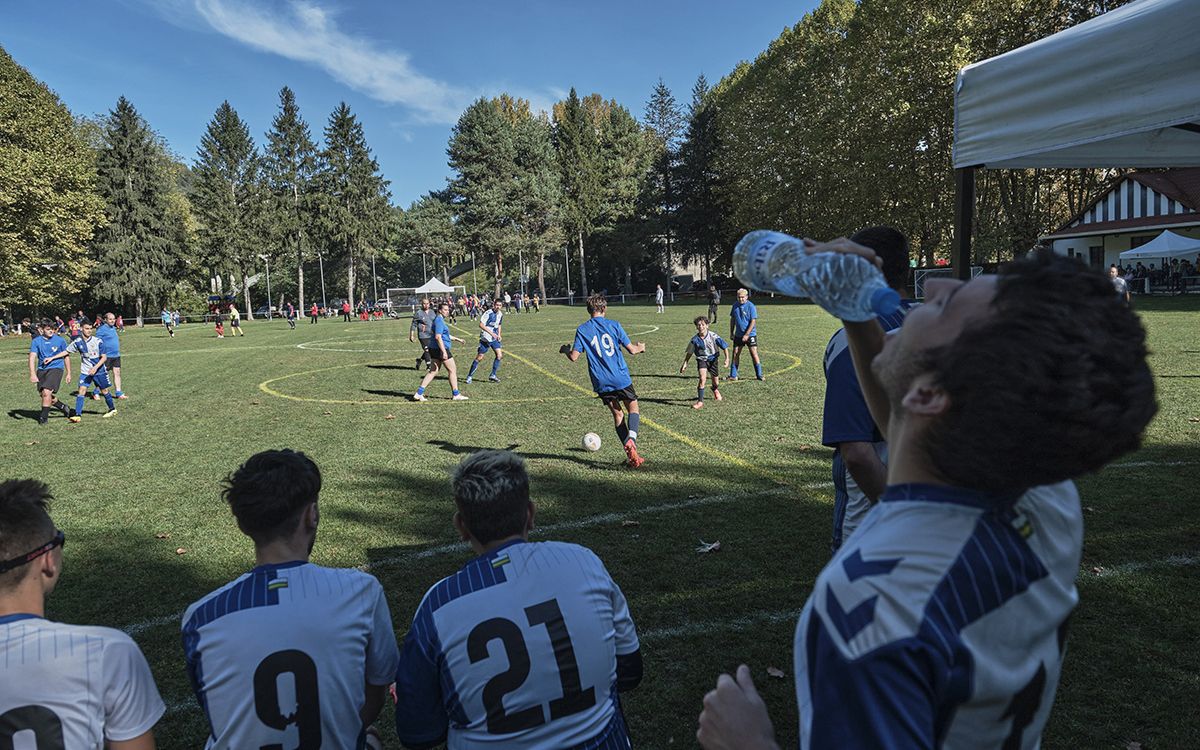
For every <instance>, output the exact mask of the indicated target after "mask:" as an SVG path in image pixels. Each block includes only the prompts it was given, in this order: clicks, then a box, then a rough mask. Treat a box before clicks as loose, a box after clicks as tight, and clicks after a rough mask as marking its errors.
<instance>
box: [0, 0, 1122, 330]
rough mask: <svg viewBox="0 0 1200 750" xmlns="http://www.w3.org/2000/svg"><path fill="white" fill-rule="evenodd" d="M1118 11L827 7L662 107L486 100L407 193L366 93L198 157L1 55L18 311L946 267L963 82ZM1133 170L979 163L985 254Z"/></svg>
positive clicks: (219, 141) (847, 1)
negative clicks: (363, 118) (822, 262)
mask: <svg viewBox="0 0 1200 750" xmlns="http://www.w3.org/2000/svg"><path fill="white" fill-rule="evenodd" d="M1120 4H1122V2H1120V0H1116V1H1105V0H945V2H937V3H926V2H916V1H915V0H824V1H823V2H822V3H821V4H820V6H818V7H817V8H816V9H815V10H814V11H813V12H811V13H809V14H807V15H805V16H804V17H803V18H802V19H801V20H800V21H799V22H798V23H797V24H795V25H794V26H792V27H790V28H787V29H784V30H783V32H782V34H781V35H780V36H779V37H778V38H777V39H775V40H774V41H773V42H772V43H771V44H770V46H769V47H768V48H767V49H766V50H765V51H763V52H762V53H761V54H760V55H759V56H758V57H757V58H756V59H755V60H753V61H751V62H743V63H742V64H740V65H738V66H737V67H736V68H735V69H734V70H733V71H730V72H729V73H728V74H727V75H725V76H724V77H723V78H721V80H719V81H718V82H717V83H716V84H715V85H712V86H710V85H709V83H708V81H707V79H706V78H705V77H704V76H703V75H701V76H699V77H698V79H697V81H696V83H695V86H694V87H693V89H692V91H691V97H690V101H689V102H688V103H687V104H686V105H684V104H681V103H680V102H678V101H677V100H676V98H675V96H674V95H673V93H672V92H671V90H670V89H669V88H668V87H667V86H666V85H665V84H664V83H663V82H662V81H661V80H659V81H658V83H657V85H655V86H654V88H653V90H652V92H651V93H650V95H649V97H648V100H647V101H646V103H645V105H644V107H643V110H642V112H641V118H640V120H639V119H638V118H637V117H635V116H634V114H633V113H632V112H631V111H630V109H629V108H628V107H626V106H625V105H623V104H621V103H620V102H618V101H616V100H614V99H611V98H605V97H603V96H602V95H601V94H598V93H592V94H587V95H584V96H580V95H579V94H578V93H577V92H576V91H575V89H571V91H570V93H569V95H568V96H567V97H566V98H564V99H563V100H562V101H560V102H557V103H556V104H555V105H554V106H553V108H552V111H551V112H534V111H533V110H532V109H531V107H530V104H529V102H527V101H524V100H522V99H519V98H514V97H512V96H510V95H508V94H501V95H500V96H497V97H494V98H481V99H479V100H477V101H475V102H474V103H472V104H471V105H470V106H469V107H467V109H466V110H465V111H464V112H463V114H462V115H461V117H460V118H459V120H458V122H457V124H456V125H455V126H454V128H453V130H452V132H451V135H450V138H449V142H448V144H447V157H448V164H449V166H450V168H451V170H452V176H451V178H450V179H449V180H448V181H447V183H446V184H445V185H444V186H440V187H438V188H436V189H433V190H431V191H430V192H428V193H427V194H425V195H424V196H422V197H421V198H420V199H419V200H417V201H416V202H414V203H413V204H412V205H410V206H407V207H403V208H401V207H397V206H393V205H391V204H390V198H391V196H390V192H389V190H388V186H389V182H388V180H387V179H385V178H384V176H383V175H382V174H381V171H380V168H379V165H378V163H377V161H376V160H375V158H374V156H373V155H372V151H371V148H370V146H369V145H368V144H367V141H366V137H365V135H364V132H363V127H362V124H361V122H360V121H359V120H358V118H357V117H356V115H355V114H354V113H352V112H351V110H350V108H349V107H348V106H347V105H346V104H344V103H343V104H341V105H339V106H338V107H337V108H336V109H335V110H334V111H333V112H332V113H331V114H330V115H329V117H328V119H327V121H326V125H325V127H324V129H323V131H322V133H321V139H320V141H319V142H318V141H317V140H316V139H315V138H314V136H313V134H312V131H311V129H310V127H309V125H308V123H307V122H306V121H305V119H304V117H303V116H302V115H301V114H300V109H299V106H298V104H297V102H296V97H295V95H294V93H293V92H292V91H291V90H290V89H289V88H287V87H286V86H285V87H284V88H283V89H282V90H281V91H280V93H279V104H278V110H277V114H276V116H275V118H274V120H273V121H272V123H271V127H270V129H269V130H268V131H267V132H266V133H265V136H264V138H263V139H262V145H261V147H260V146H259V145H258V144H257V143H256V142H255V139H254V137H253V136H252V134H251V131H250V128H249V127H248V126H247V124H246V123H245V122H244V121H243V120H242V119H241V118H240V117H239V116H238V113H237V112H236V111H235V110H234V108H233V107H232V106H230V104H229V103H228V102H223V103H222V104H221V105H220V106H219V107H218V108H217V109H216V111H215V113H214V115H213V117H212V119H211V121H210V122H209V123H208V127H207V129H206V131H205V133H204V135H203V137H202V139H201V143H200V145H199V148H198V149H197V152H196V156H195V158H194V159H193V160H192V162H191V163H190V164H186V163H184V162H183V160H181V159H180V158H179V157H177V156H175V155H173V154H172V153H171V152H170V150H169V148H168V146H167V144H166V143H165V142H164V141H163V140H162V138H161V137H159V136H158V135H157V134H156V133H155V132H154V130H153V129H152V128H151V126H150V125H149V124H148V123H147V122H146V120H145V119H144V118H143V117H142V116H141V115H140V114H139V113H138V112H137V110H136V109H135V108H134V106H133V104H132V103H130V102H129V101H127V100H126V99H124V98H123V97H122V98H121V99H119V100H118V102H117V103H116V106H115V107H114V108H113V109H112V110H111V111H110V112H109V113H107V115H106V116H104V117H101V118H96V119H90V120H89V119H85V118H73V117H72V116H71V114H70V112H69V111H67V109H66V108H65V107H64V106H63V105H62V103H61V102H60V101H59V100H58V99H57V97H56V96H55V95H54V94H53V93H52V92H51V91H50V90H49V89H47V88H46V87H45V86H44V85H43V84H41V83H40V82H38V81H36V80H35V79H33V77H32V76H30V75H29V73H28V72H27V71H25V70H24V69H23V68H22V67H21V66H20V65H18V64H17V63H16V62H15V61H14V60H13V59H12V58H11V57H10V56H9V55H8V54H7V53H6V52H4V50H3V49H0V271H2V273H0V307H11V306H13V305H23V306H27V307H37V306H47V305H52V304H62V303H66V302H67V301H71V302H72V303H73V302H74V301H76V300H80V301H84V302H97V303H99V302H105V303H112V304H116V305H119V306H122V307H123V308H124V309H126V310H132V311H135V312H136V313H137V314H139V315H140V314H141V313H142V312H143V311H144V310H145V309H146V308H148V307H149V308H155V307H156V306H157V305H161V304H168V303H174V304H179V300H181V299H185V298H190V299H195V298H196V297H198V296H200V295H204V294H207V293H211V292H217V291H220V292H221V293H224V294H230V293H233V294H237V295H239V296H240V297H241V299H242V301H243V303H244V304H245V306H246V307H247V309H250V308H251V301H252V297H251V292H250V290H251V286H252V285H253V284H255V283H256V281H257V279H258V278H259V276H260V275H261V271H260V269H262V268H263V267H264V266H265V265H266V264H268V263H270V264H272V265H273V266H274V270H275V271H276V276H275V278H276V279H278V280H279V281H278V282H277V284H278V290H279V292H280V293H279V294H276V295H275V297H276V301H277V300H278V299H279V298H280V297H281V295H286V296H287V298H288V299H289V300H292V301H293V302H294V303H296V304H297V305H298V306H303V305H305V304H307V303H309V302H311V301H312V300H313V299H315V298H316V294H315V293H314V292H315V290H314V286H313V281H312V273H313V271H314V270H317V269H314V262H315V264H316V266H317V267H318V268H319V269H320V270H322V271H327V272H328V273H329V274H330V277H331V278H335V279H338V281H337V293H338V294H339V295H340V296H344V297H345V298H347V299H350V300H352V301H353V300H358V299H362V298H363V297H365V296H374V295H375V288H374V284H371V285H369V286H370V289H369V292H370V293H369V295H368V289H367V288H366V287H364V281H365V280H366V279H367V278H371V279H372V280H374V278H375V277H376V276H382V277H383V278H385V279H387V280H388V283H387V285H394V284H395V283H396V282H397V281H398V280H399V279H400V278H404V279H406V280H412V279H417V278H418V277H421V280H422V281H423V280H424V275H425V274H426V273H428V274H429V275H434V274H437V275H440V276H442V277H443V280H445V281H448V282H449V281H451V280H452V279H451V276H452V275H454V276H459V277H461V275H462V274H464V273H467V272H470V273H472V274H474V275H475V278H479V277H480V276H482V278H483V279H484V283H485V287H488V288H490V289H491V291H493V293H495V292H498V291H499V290H501V289H502V288H509V289H511V288H514V287H516V286H517V284H519V283H521V281H527V283H528V284H529V285H530V288H531V289H535V290H537V291H539V292H540V294H542V295H543V296H546V295H547V294H548V293H552V294H563V293H565V292H566V291H567V290H568V289H570V290H572V291H574V292H576V293H580V292H584V291H586V290H592V289H609V290H621V291H625V292H632V291H634V290H648V289H652V288H653V286H654V284H655V283H665V282H666V281H667V280H668V279H669V277H670V275H671V273H672V270H673V269H674V268H676V267H677V265H678V264H680V263H696V264H699V265H700V266H701V267H702V268H703V269H704V272H703V275H704V276H705V278H709V279H712V278H716V277H718V276H719V275H720V274H723V273H727V271H728V268H729V261H730V253H731V251H732V248H733V245H734V243H735V242H736V241H737V239H738V237H740V236H741V235H742V234H744V233H745V232H747V231H750V230H751V229H756V228H764V227H766V228H772V229H777V230H780V231H786V232H791V233H795V234H801V235H807V236H812V237H832V236H837V235H841V234H847V233H850V232H853V231H854V230H855V229H858V228H860V227H862V226H865V225H869V224H875V223H886V224H891V225H894V226H897V227H899V228H900V229H902V230H904V231H905V232H906V233H907V234H908V235H909V236H910V237H911V238H912V241H913V251H914V257H915V260H917V261H918V262H919V263H920V264H922V265H934V264H935V263H936V262H938V261H939V260H940V259H945V258H947V257H948V256H949V249H950V242H951V239H952V238H951V236H950V235H951V217H952V213H953V171H952V167H951V146H952V139H953V114H954V112H953V96H954V93H953V90H954V81H955V76H956V74H957V71H958V70H959V69H960V68H962V67H963V66H964V65H967V64H969V63H971V62H974V61H977V60H981V59H985V58H987V57H991V56H993V55H996V54H1000V53H1002V52H1005V51H1007V50H1010V49H1013V48H1015V47H1018V46H1021V45H1023V44H1026V43H1029V42H1031V41H1034V40H1036V39H1040V38H1043V37H1045V36H1048V35H1050V34H1052V33H1054V32H1056V31H1059V30H1061V29H1063V28H1067V27H1069V26H1071V25H1074V24H1076V23H1079V22H1081V21H1083V20H1086V19H1087V18H1090V17H1092V16H1094V15H1097V14H1099V13H1102V12H1105V11H1107V10H1110V9H1112V8H1113V7H1116V6H1118V5H1120ZM1111 176H1112V174H1111V173H1110V172H1106V171H1103V170H1045V169H1043V170H995V171H985V172H982V173H981V174H980V179H979V184H978V189H977V190H978V200H977V203H976V212H977V216H976V222H975V227H976V229H975V231H976V237H975V242H974V247H975V254H976V261H977V262H988V261H1001V260H1004V259H1007V258H1011V257H1014V255H1016V254H1018V253H1020V252H1023V251H1024V250H1026V249H1028V248H1029V247H1030V246H1032V245H1033V244H1034V242H1035V241H1036V238H1037V236H1038V235H1039V234H1041V233H1044V232H1047V231H1052V230H1053V229H1056V228H1057V227H1058V225H1060V224H1061V223H1063V222H1065V221H1066V220H1067V219H1068V218H1070V217H1071V216H1072V215H1073V214H1074V213H1076V212H1078V211H1079V210H1081V209H1082V207H1083V206H1084V205H1086V203H1087V202H1088V201H1089V200H1091V199H1092V198H1094V197H1095V195H1096V194H1097V193H1098V191H1100V190H1102V189H1103V187H1104V185H1105V183H1106V182H1107V180H1108V179H1109V178H1110V177H1111ZM376 264H378V265H379V266H380V267H382V273H380V272H379V271H378V269H377V268H376V267H375V266H376ZM218 285H219V287H218ZM255 296H256V297H257V298H259V299H261V298H262V295H261V293H260V292H256V293H255ZM321 296H322V298H324V296H325V295H324V290H322V295H321Z"/></svg>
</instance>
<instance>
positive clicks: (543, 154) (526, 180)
mask: <svg viewBox="0 0 1200 750" xmlns="http://www.w3.org/2000/svg"><path fill="white" fill-rule="evenodd" d="M514 128H515V130H514V145H515V148H516V162H517V182H516V184H517V199H518V203H517V204H516V205H517V209H518V215H517V226H518V229H519V232H520V237H519V242H520V243H521V247H522V248H523V249H524V250H525V252H526V253H528V255H527V256H526V257H527V258H529V259H531V260H532V259H536V260H535V261H534V263H535V268H536V269H537V286H538V291H539V293H540V294H541V297H542V299H545V298H546V255H547V254H548V253H551V252H553V251H554V250H556V249H558V248H560V247H562V243H563V231H562V209H561V204H562V188H561V185H560V182H559V170H558V161H557V159H556V156H555V153H554V141H553V129H552V127H551V125H550V120H549V118H548V117H547V116H546V115H545V114H544V113H542V114H539V115H537V116H536V117H535V116H534V115H533V114H532V113H530V111H529V108H528V107H525V108H524V109H523V110H522V112H521V116H520V117H519V118H518V119H517V120H516V122H515V123H514ZM521 272H522V273H524V269H521Z"/></svg>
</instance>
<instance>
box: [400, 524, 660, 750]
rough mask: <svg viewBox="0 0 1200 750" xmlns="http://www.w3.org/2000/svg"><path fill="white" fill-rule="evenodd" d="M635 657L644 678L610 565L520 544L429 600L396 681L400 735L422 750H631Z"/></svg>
mask: <svg viewBox="0 0 1200 750" xmlns="http://www.w3.org/2000/svg"><path fill="white" fill-rule="evenodd" d="M624 657H633V658H636V659H637V663H638V667H637V669H638V671H639V676H640V652H639V644H638V638H637V633H636V631H635V629H634V625H633V620H632V619H631V618H630V616H629V607H628V605H627V604H626V602H625V597H624V595H623V594H622V593H621V590H620V588H618V587H617V584H616V583H615V582H614V581H613V580H612V578H611V577H610V576H609V574H608V571H607V570H605V568H604V564H603V563H601V562H600V559H599V558H597V557H596V555H595V554H594V553H592V552H591V551H590V550H588V549H586V548H584V547H580V546H578V545H574V544H565V543H562V542H538V543H531V542H525V541H521V540H516V541H513V542H510V543H508V544H505V545H502V546H501V547H499V548H498V549H496V550H493V551H491V552H489V553H487V554H485V555H481V556H479V557H477V558H475V559H474V560H472V561H470V562H469V563H467V564H466V565H465V566H464V567H463V568H462V570H460V571H459V572H458V573H456V574H454V575H452V576H449V577H448V578H445V579H443V580H442V581H440V582H439V583H437V584H436V585H435V586H434V587H433V588H431V589H430V590H429V591H428V593H426V594H425V598H424V599H423V600H422V601H421V605H420V607H418V608H417V613H416V616H415V617H414V618H413V624H412V629H411V630H410V631H409V633H408V636H407V637H406V638H405V640H404V648H403V650H402V653H401V657H400V669H399V671H398V672H397V674H396V697H397V703H396V731H397V734H399V736H400V740H401V742H402V743H404V745H405V746H406V747H410V748H421V747H432V746H434V745H436V744H438V743H439V742H441V741H443V740H446V741H447V746H448V748H450V750H475V749H477V748H497V749H498V748H506V749H518V750H534V749H538V750H541V749H543V748H544V749H545V750H550V749H551V748H553V749H555V750H567V749H568V748H583V747H587V748H595V749H596V750H604V749H607V748H613V749H614V750H615V749H616V748H629V747H630V744H629V739H628V735H627V733H626V730H625V721H624V717H623V715H622V713H621V708H620V702H619V699H618V696H617V683H618V680H621V681H622V684H627V683H625V673H624V670H623V669H621V667H620V665H619V662H621V664H625V663H628V662H627V661H624V660H623V658H624ZM634 684H636V681H635V683H634Z"/></svg>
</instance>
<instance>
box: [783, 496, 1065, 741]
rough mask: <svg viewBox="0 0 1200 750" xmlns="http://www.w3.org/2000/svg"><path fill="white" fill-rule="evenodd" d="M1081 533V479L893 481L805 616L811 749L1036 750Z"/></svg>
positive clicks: (805, 721)
mask: <svg viewBox="0 0 1200 750" xmlns="http://www.w3.org/2000/svg"><path fill="white" fill-rule="evenodd" d="M1082 538H1084V527H1082V518H1081V514H1080V505H1079V493H1078V492H1076V490H1075V486H1074V484H1073V482H1069V481H1067V482H1062V484H1058V485H1051V486H1045V487H1036V488H1033V490H1030V491H1028V492H1026V493H1025V494H1022V496H1021V497H1020V498H1018V499H1016V500H1015V502H1014V500H1007V502H1004V500H1001V499H998V498H995V497H986V496H983V494H980V493H976V492H971V491H965V490H959V488H952V487H946V486H932V485H896V486H892V487H888V490H887V491H886V492H884V494H883V497H882V498H881V502H880V503H878V504H877V505H876V506H875V508H874V509H871V512H870V514H869V515H868V516H866V520H865V521H864V522H863V524H862V526H860V527H859V529H858V533H856V534H854V535H853V536H852V538H851V539H850V540H847V542H846V544H845V545H844V546H842V547H841V550H840V551H839V552H838V554H836V556H834V558H833V559H832V560H830V562H829V564H828V565H826V568H824V570H822V571H821V575H820V576H817V581H816V584H815V587H814V590H812V594H811V595H810V596H809V600H808V602H806V604H805V606H804V611H803V613H802V614H800V620H799V624H798V625H797V629H796V644H794V646H796V650H794V659H796V691H797V698H798V703H799V709H800V748H805V749H806V748H947V749H953V748H971V749H978V748H997V749H998V748H1004V749H1009V748H1026V749H1030V748H1037V746H1038V745H1039V742H1040V736H1042V728H1043V727H1044V726H1045V721H1046V718H1048V716H1049V714H1050V704H1051V703H1052V702H1054V694H1055V689H1056V688H1057V685H1058V674H1060V668H1061V665H1062V656H1063V649H1064V642H1066V623H1067V617H1068V616H1069V614H1070V612H1072V610H1073V608H1074V607H1075V604H1076V601H1078V600H1079V595H1078V592H1076V590H1075V574H1076V571H1078V570H1079V560H1080V554H1081V550H1082Z"/></svg>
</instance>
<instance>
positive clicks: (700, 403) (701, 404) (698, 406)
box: [692, 401, 704, 409]
mask: <svg viewBox="0 0 1200 750" xmlns="http://www.w3.org/2000/svg"><path fill="white" fill-rule="evenodd" d="M692 408H693V409H703V408H704V402H703V401H697V402H696V403H694V404H692Z"/></svg>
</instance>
